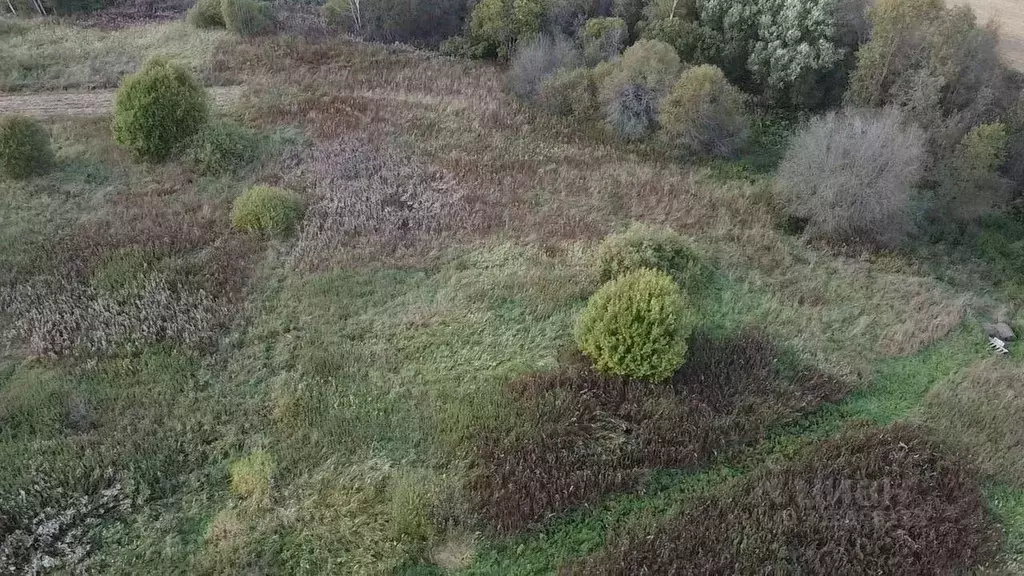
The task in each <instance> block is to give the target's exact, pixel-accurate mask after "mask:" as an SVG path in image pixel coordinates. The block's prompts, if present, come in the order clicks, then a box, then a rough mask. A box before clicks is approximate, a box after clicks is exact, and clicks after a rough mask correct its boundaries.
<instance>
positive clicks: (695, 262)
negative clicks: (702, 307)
mask: <svg viewBox="0 0 1024 576" xmlns="http://www.w3.org/2000/svg"><path fill="white" fill-rule="evenodd" d="M597 268H598V276H599V277H600V279H601V281H602V282H608V281H610V280H614V279H615V278H618V277H619V276H622V275H624V274H627V273H630V272H635V271H637V270H641V269H644V268H648V269H652V270H660V271H661V272H664V273H665V274H668V275H669V276H671V277H672V279H673V280H675V281H676V284H678V285H679V287H680V288H682V289H683V291H684V292H685V293H686V294H688V295H690V296H695V295H699V294H701V293H702V292H704V291H705V290H706V289H707V288H708V284H709V283H710V278H711V269H710V267H708V266H707V265H706V264H705V263H704V262H703V261H702V260H701V258H700V256H699V255H698V254H697V253H696V252H695V251H694V249H693V247H692V246H691V245H690V243H689V242H687V240H686V239H684V238H683V237H682V236H680V235H678V234H676V233H675V232H673V231H672V230H671V229H669V228H665V227H662V226H651V225H648V224H633V225H632V226H630V227H629V228H628V229H626V230H625V231H623V232H621V233H618V234H612V235H610V236H608V237H607V238H605V239H604V240H602V241H601V244H600V246H598V249H597Z"/></svg>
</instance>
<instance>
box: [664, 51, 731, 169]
mask: <svg viewBox="0 0 1024 576" xmlns="http://www.w3.org/2000/svg"><path fill="white" fill-rule="evenodd" d="M743 100H744V98H743V93H741V92H740V91H739V90H738V89H737V88H736V87H734V86H733V85H732V84H729V81H728V80H726V79H725V74H723V73H722V71H721V70H719V69H718V68H716V67H714V66H711V65H704V66H697V67H694V68H690V69H689V70H687V71H686V72H683V74H682V75H681V76H680V77H679V80H678V81H677V82H676V85H675V87H674V88H673V89H672V91H671V92H670V93H669V94H668V96H666V97H665V99H664V100H663V101H662V102H661V106H660V107H659V112H660V114H659V117H658V120H659V122H660V123H661V126H662V128H664V129H665V132H666V133H668V134H669V136H670V137H671V138H673V139H675V140H678V141H679V142H680V143H681V144H682V145H683V146H685V147H686V148H687V149H689V150H690V151H691V152H693V153H696V154H706V155H709V156H718V157H722V158H731V157H733V156H735V155H736V153H737V152H738V151H739V150H740V149H741V148H742V147H743V145H744V144H745V143H746V141H747V135H748V133H749V123H748V122H747V118H746V114H745V113H744V109H743Z"/></svg>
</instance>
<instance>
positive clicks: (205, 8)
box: [185, 0, 226, 28]
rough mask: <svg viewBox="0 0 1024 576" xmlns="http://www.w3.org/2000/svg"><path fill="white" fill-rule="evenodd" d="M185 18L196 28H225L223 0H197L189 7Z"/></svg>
mask: <svg viewBox="0 0 1024 576" xmlns="http://www.w3.org/2000/svg"><path fill="white" fill-rule="evenodd" d="M185 19H186V20H187V21H188V23H189V24H191V25H193V26H195V27H196V28H224V27H225V26H226V24H225V23H224V12H223V10H222V9H221V0H196V3H195V4H194V5H193V6H192V7H191V8H189V10H188V12H187V13H186V14H185Z"/></svg>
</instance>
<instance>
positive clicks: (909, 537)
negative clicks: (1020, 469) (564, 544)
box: [564, 424, 999, 575]
mask: <svg viewBox="0 0 1024 576" xmlns="http://www.w3.org/2000/svg"><path fill="white" fill-rule="evenodd" d="M998 542H999V531H998V529H996V528H995V527H994V525H993V524H992V522H991V520H990V519H989V518H988V517H987V515H986V511H985V503H984V500H983V497H982V494H981V491H980V490H979V489H978V486H977V484H976V483H975V478H974V471H973V469H972V468H971V467H970V466H969V465H967V464H965V463H964V462H963V461H961V460H960V459H958V458H957V457H954V456H950V455H948V454H946V453H944V452H943V449H942V446H940V445H938V444H936V443H935V442H934V441H933V440H931V439H930V438H929V437H928V435H927V434H926V433H924V431H922V430H920V429H916V428H914V427H912V426H908V425H903V424H898V425H893V426H891V427H889V428H885V429H878V428H874V427H868V428H865V429H863V430H856V431H852V432H848V433H846V434H844V435H840V436H839V437H837V438H834V439H831V440H828V441H825V442H823V443H822V444H821V445H820V446H817V447H814V448H812V449H811V450H809V451H808V453H807V454H805V455H803V456H802V457H801V458H799V459H798V460H797V461H795V462H791V463H788V464H784V465H782V466H780V467H779V468H776V469H767V470H763V471H761V472H759V473H755V474H753V475H751V476H750V477H748V478H745V479H743V480H742V481H740V482H738V483H737V484H736V485H734V486H727V487H726V488H724V489H722V490H721V491H720V493H719V494H716V495H715V496H712V497H709V498H705V499H701V500H699V501H697V502H693V503H691V504H689V505H688V506H687V507H686V508H685V509H684V510H683V511H682V512H681V513H680V514H679V515H678V516H676V517H674V518H672V519H671V520H669V521H668V522H667V523H666V524H665V525H663V526H661V527H659V528H658V529H656V530H655V531H654V532H653V533H651V534H635V535H631V536H630V537H627V538H625V539H623V540H622V541H619V542H615V543H613V544H612V546H611V549H610V550H609V551H608V552H606V553H603V554H599V555H597V556H596V557H594V558H592V559H591V560H590V561H588V562H586V563H581V564H580V565H578V566H574V567H571V568H569V569H566V570H564V573H565V574H581V575H582V574H622V575H626V574H791V573H794V572H801V573H804V572H806V573H811V574H850V575H853V574H921V575H924V574H954V573H960V572H962V571H964V570H966V569H967V568H969V567H972V566H977V565H978V564H982V563H984V562H985V561H987V560H989V559H991V558H992V557H993V555H994V553H995V551H996V550H997V549H998Z"/></svg>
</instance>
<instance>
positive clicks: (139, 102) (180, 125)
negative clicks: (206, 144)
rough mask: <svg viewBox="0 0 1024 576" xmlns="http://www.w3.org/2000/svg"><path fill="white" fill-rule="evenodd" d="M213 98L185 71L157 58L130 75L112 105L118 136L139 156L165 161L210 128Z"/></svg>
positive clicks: (149, 159) (119, 141)
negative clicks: (207, 124) (206, 127)
mask: <svg viewBox="0 0 1024 576" xmlns="http://www.w3.org/2000/svg"><path fill="white" fill-rule="evenodd" d="M209 114H210V103H209V97H208V96H207V94H206V90H204V89H203V87H202V86H200V85H199V84H198V83H196V81H195V80H194V79H193V78H192V75H191V74H189V73H188V72H187V71H186V70H184V69H183V68H181V67H179V66H176V65H174V64H171V63H169V62H167V61H166V60H163V59H159V58H154V59H152V60H149V61H148V62H147V63H146V64H145V66H143V68H142V70H140V71H139V72H136V73H135V74H132V75H130V76H127V77H126V78H125V79H124V80H123V81H122V82H121V87H120V88H119V89H118V91H117V97H116V99H115V101H114V138H115V139H116V140H117V142H118V144H121V145H122V146H124V147H125V148H127V149H128V150H130V151H131V152H132V153H133V154H135V155H136V156H137V157H139V158H141V159H144V160H148V161H151V162H161V161H163V160H166V159H167V158H168V157H170V156H171V155H172V154H174V153H175V152H177V151H179V150H180V149H181V148H182V147H183V146H185V145H186V144H187V143H188V142H189V141H190V140H191V139H192V138H193V137H194V136H195V135H196V134H197V133H198V132H199V131H200V130H202V129H203V127H204V126H205V125H206V122H207V119H208V117H209Z"/></svg>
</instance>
